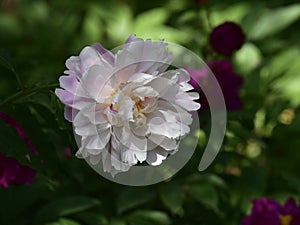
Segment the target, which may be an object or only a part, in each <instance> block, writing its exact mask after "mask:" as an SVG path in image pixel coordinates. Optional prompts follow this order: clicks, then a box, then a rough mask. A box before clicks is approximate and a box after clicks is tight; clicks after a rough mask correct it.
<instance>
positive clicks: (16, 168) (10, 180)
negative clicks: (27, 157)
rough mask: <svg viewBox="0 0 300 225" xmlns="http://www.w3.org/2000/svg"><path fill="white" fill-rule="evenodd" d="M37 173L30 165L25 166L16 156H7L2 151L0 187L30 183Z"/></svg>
mask: <svg viewBox="0 0 300 225" xmlns="http://www.w3.org/2000/svg"><path fill="white" fill-rule="evenodd" d="M35 173H36V172H35V170H33V169H31V168H30V167H28V166H23V165H21V164H20V163H19V162H18V161H17V160H16V159H15V158H12V157H6V156H5V155H3V154H2V153H1V152H0V187H4V188H7V187H9V185H11V184H15V185H23V184H30V183H32V181H33V179H34V177H35Z"/></svg>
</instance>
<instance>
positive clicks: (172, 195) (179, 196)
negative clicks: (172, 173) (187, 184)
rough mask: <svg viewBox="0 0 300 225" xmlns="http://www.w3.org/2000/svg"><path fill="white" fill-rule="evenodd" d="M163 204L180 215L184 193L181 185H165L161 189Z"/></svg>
mask: <svg viewBox="0 0 300 225" xmlns="http://www.w3.org/2000/svg"><path fill="white" fill-rule="evenodd" d="M160 197H161V199H162V202H163V203H164V205H165V206H166V207H168V209H170V211H171V212H172V213H178V212H179V211H180V210H181V209H182V204H183V200H184V191H183V189H182V187H181V185H180V184H176V183H170V184H165V185H163V186H162V187H161V188H160Z"/></svg>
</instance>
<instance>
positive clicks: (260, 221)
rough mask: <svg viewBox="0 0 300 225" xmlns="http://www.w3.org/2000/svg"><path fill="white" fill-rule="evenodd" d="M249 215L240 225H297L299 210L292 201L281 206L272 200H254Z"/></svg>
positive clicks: (299, 215)
mask: <svg viewBox="0 0 300 225" xmlns="http://www.w3.org/2000/svg"><path fill="white" fill-rule="evenodd" d="M252 202H253V208H252V211H251V214H250V215H249V216H247V217H245V218H244V219H243V221H242V225H299V224H300V208H299V206H297V204H296V202H295V200H294V199H289V200H287V201H286V203H285V205H284V206H282V205H280V204H279V202H277V201H276V200H273V199H267V198H265V197H264V198H261V199H255V200H253V201H252Z"/></svg>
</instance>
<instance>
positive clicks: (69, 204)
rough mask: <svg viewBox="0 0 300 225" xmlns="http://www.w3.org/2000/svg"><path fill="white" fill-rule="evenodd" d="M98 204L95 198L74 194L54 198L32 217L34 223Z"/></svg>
mask: <svg viewBox="0 0 300 225" xmlns="http://www.w3.org/2000/svg"><path fill="white" fill-rule="evenodd" d="M98 204H100V202H99V201H98V200H97V199H95V198H90V197H83V196H74V197H66V198H62V199H58V200H54V201H52V202H50V203H49V204H47V205H45V206H44V207H42V208H41V209H40V210H39V211H38V212H37V214H36V216H35V218H34V222H35V224H41V223H42V222H47V221H53V220H55V219H58V218H59V217H61V216H67V215H71V214H74V213H78V212H82V211H85V210H87V209H89V208H91V207H93V206H96V205H98Z"/></svg>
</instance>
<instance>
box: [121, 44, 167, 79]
mask: <svg viewBox="0 0 300 225" xmlns="http://www.w3.org/2000/svg"><path fill="white" fill-rule="evenodd" d="M166 46H167V44H166V43H164V42H162V41H161V42H152V41H151V40H146V41H132V42H130V43H127V44H125V49H126V51H125V50H124V51H120V52H119V53H118V54H117V59H118V58H126V55H128V53H126V52H130V55H131V57H133V61H132V63H135V64H136V65H137V68H136V71H135V72H142V73H149V74H152V73H154V72H155V71H159V72H163V71H164V70H165V69H166V68H167V67H168V66H169V64H170V63H171V61H172V56H171V54H170V53H169V52H168V51H167V50H166ZM123 60H124V59H123ZM127 65H129V64H127Z"/></svg>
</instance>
